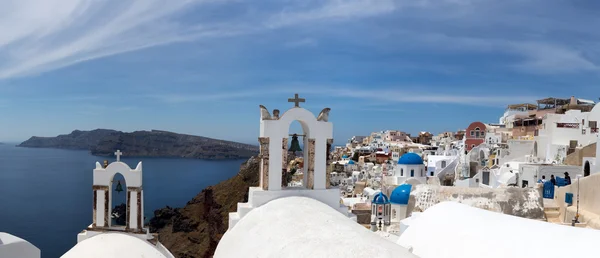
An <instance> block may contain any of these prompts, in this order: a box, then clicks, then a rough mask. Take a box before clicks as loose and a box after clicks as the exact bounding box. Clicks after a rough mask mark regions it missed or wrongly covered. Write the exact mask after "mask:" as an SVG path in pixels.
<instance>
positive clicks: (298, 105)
mask: <svg viewBox="0 0 600 258" xmlns="http://www.w3.org/2000/svg"><path fill="white" fill-rule="evenodd" d="M288 102H290V103H291V102H293V103H294V107H300V102H306V99H303V98H298V93H296V94H294V98H293V99H288Z"/></svg>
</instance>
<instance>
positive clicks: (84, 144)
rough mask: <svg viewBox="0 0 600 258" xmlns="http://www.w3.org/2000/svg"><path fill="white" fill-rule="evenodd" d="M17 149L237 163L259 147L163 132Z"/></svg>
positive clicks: (102, 133) (50, 140)
mask: <svg viewBox="0 0 600 258" xmlns="http://www.w3.org/2000/svg"><path fill="white" fill-rule="evenodd" d="M18 146H19V147H38V148H61V149H79V150H90V152H91V153H92V154H93V155H97V156H112V155H113V153H114V151H115V150H117V149H119V150H121V151H122V152H123V156H125V157H127V156H134V157H178V158H196V159H239V158H248V157H251V156H252V155H256V154H257V153H258V147H257V146H253V145H249V144H242V143H237V142H231V141H224V140H217V139H211V138H207V137H201V136H194V135H186V134H177V133H172V132H166V131H158V130H152V131H136V132H132V133H124V132H120V131H115V130H106V129H97V130H92V131H79V130H75V131H73V132H72V133H70V134H67V135H59V136H57V137H36V136H34V137H31V138H30V139H29V140H27V141H24V142H23V143H21V144H19V145H18Z"/></svg>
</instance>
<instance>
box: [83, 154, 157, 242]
mask: <svg viewBox="0 0 600 258" xmlns="http://www.w3.org/2000/svg"><path fill="white" fill-rule="evenodd" d="M122 154H123V153H122V152H121V151H120V150H117V151H116V152H115V156H116V157H117V161H115V162H112V163H110V164H108V166H106V167H104V166H102V165H100V163H99V162H96V168H95V169H94V171H93V173H94V176H93V185H92V190H93V192H94V194H93V196H94V197H93V206H92V209H93V212H92V224H91V225H90V226H89V227H88V228H87V229H86V230H84V231H83V232H82V233H80V234H79V235H78V237H77V242H81V241H83V240H85V239H87V238H89V237H91V236H94V235H96V234H98V233H101V232H106V231H118V232H126V233H132V234H141V235H147V237H149V238H151V236H150V235H149V233H148V232H149V231H148V229H147V228H144V191H143V188H142V162H141V161H140V162H139V163H138V165H137V167H136V168H135V169H131V168H130V167H129V165H127V164H125V163H124V162H121V155H122ZM117 173H120V174H122V175H123V177H124V179H125V185H126V186H127V190H126V194H127V195H126V196H127V197H126V200H127V201H126V204H125V205H126V222H125V223H126V225H125V226H117V225H112V222H111V221H112V220H111V215H112V207H113V203H112V200H113V196H112V191H111V189H113V188H114V187H115V186H116V185H115V184H114V183H113V178H114V177H115V174H117Z"/></svg>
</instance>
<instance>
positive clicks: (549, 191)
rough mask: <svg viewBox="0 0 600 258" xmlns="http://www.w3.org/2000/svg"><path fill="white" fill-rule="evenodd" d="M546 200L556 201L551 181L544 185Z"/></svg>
mask: <svg viewBox="0 0 600 258" xmlns="http://www.w3.org/2000/svg"><path fill="white" fill-rule="evenodd" d="M544 198H546V199H554V185H553V184H552V182H550V181H547V182H546V183H544Z"/></svg>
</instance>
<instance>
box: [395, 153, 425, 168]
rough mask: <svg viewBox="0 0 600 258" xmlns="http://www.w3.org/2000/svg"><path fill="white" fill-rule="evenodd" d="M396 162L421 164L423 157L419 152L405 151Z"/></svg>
mask: <svg viewBox="0 0 600 258" xmlns="http://www.w3.org/2000/svg"><path fill="white" fill-rule="evenodd" d="M398 164H400V165H423V159H422V158H421V156H419V154H416V153H412V152H409V153H406V154H404V155H402V157H400V159H399V160H398Z"/></svg>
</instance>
